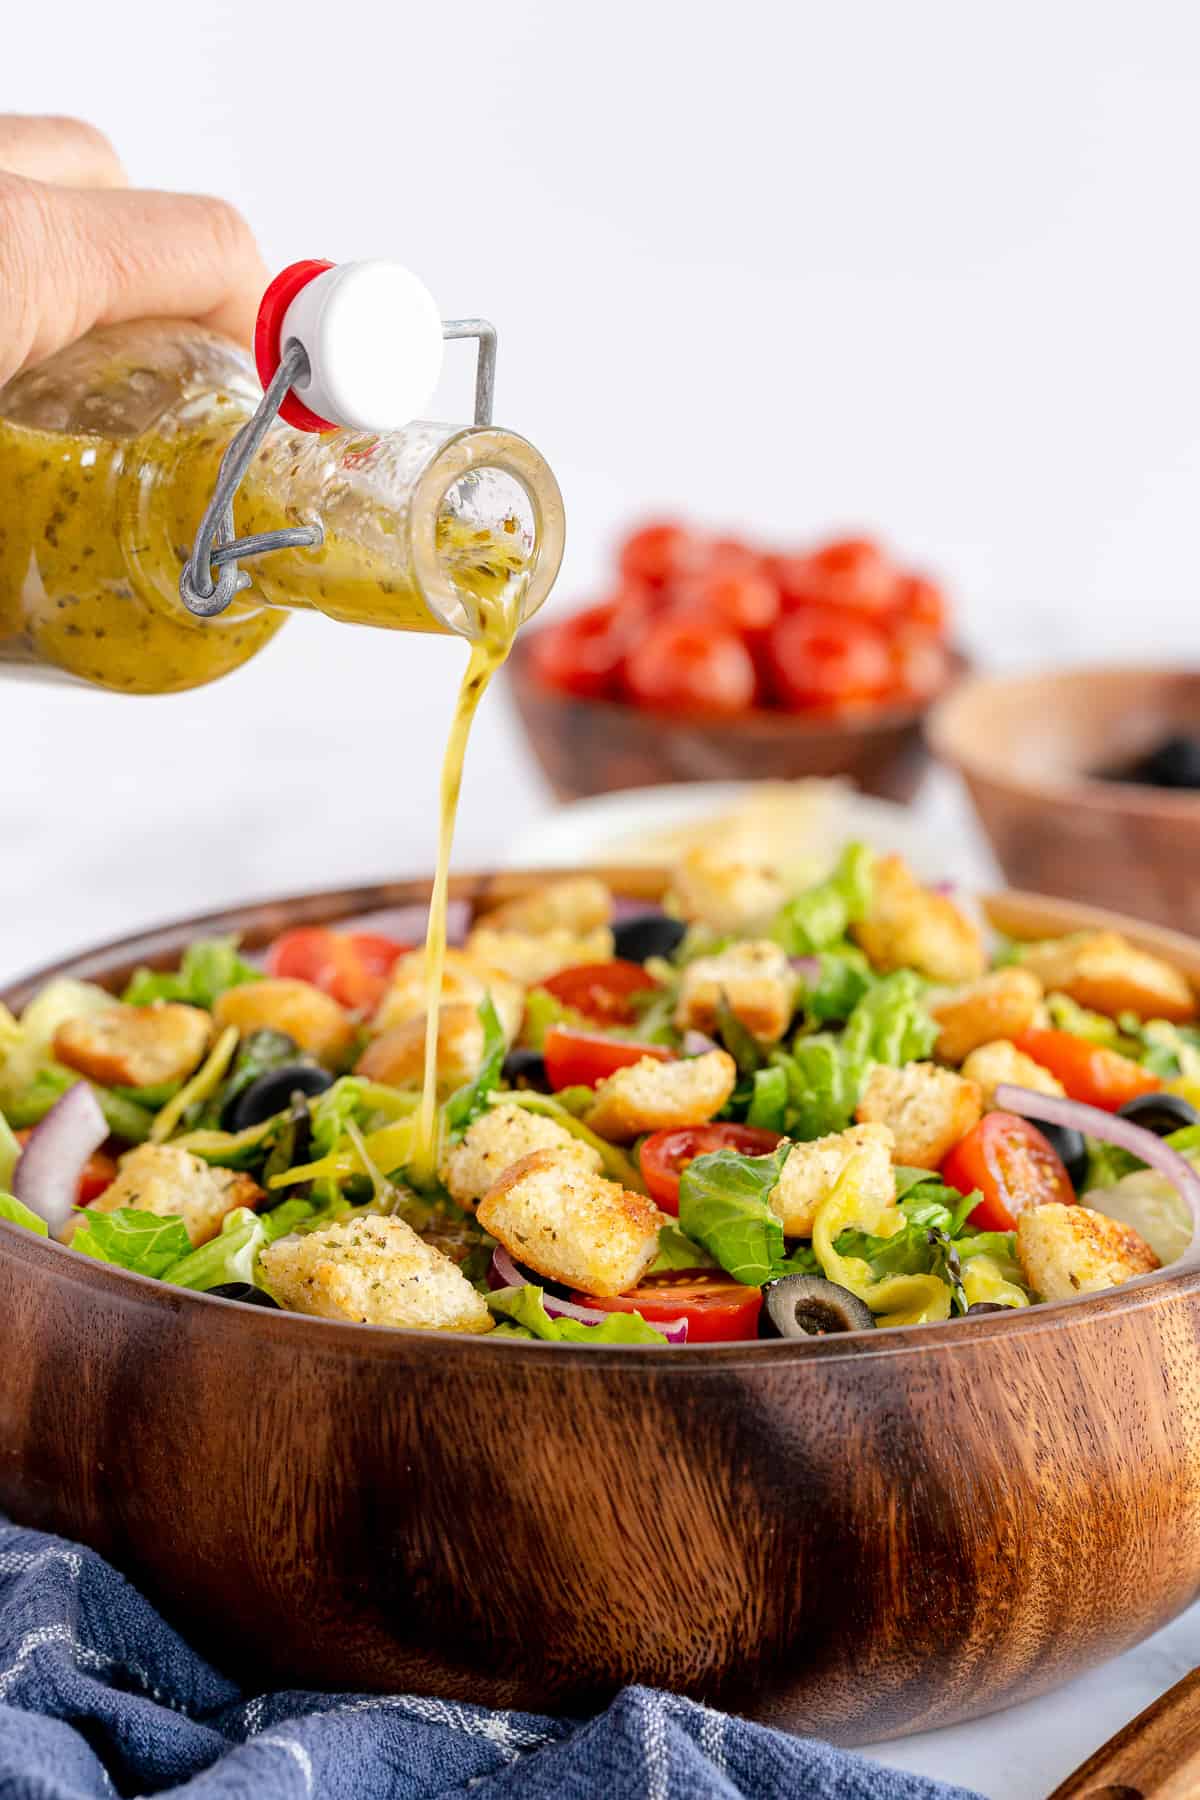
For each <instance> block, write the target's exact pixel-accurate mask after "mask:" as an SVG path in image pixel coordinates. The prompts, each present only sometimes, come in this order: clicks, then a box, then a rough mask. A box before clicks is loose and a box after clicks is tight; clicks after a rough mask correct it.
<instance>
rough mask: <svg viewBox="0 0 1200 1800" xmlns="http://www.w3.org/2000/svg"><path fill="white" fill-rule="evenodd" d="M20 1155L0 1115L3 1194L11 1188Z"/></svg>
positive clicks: (8, 1128) (17, 1144)
mask: <svg viewBox="0 0 1200 1800" xmlns="http://www.w3.org/2000/svg"><path fill="white" fill-rule="evenodd" d="M20 1154H21V1146H20V1144H19V1143H18V1141H17V1138H16V1135H15V1133H14V1132H13V1129H12V1127H11V1125H10V1124H9V1122H8V1120H7V1119H6V1118H5V1116H4V1114H3V1113H0V1190H3V1192H5V1193H7V1192H8V1189H9V1188H10V1187H11V1186H12V1178H13V1170H14V1169H15V1168H16V1166H17V1158H18V1157H19V1156H20Z"/></svg>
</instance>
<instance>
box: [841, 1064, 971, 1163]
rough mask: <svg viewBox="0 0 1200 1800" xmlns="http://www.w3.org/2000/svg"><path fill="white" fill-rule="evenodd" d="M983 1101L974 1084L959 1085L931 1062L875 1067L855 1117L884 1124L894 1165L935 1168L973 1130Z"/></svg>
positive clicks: (960, 1079) (959, 1080)
mask: <svg viewBox="0 0 1200 1800" xmlns="http://www.w3.org/2000/svg"><path fill="white" fill-rule="evenodd" d="M982 1111H983V1096H982V1094H981V1093H980V1091H979V1086H978V1083H976V1082H974V1081H965V1080H964V1079H963V1077H962V1076H961V1075H954V1074H952V1073H951V1071H950V1070H949V1069H939V1068H937V1067H936V1065H935V1064H933V1063H908V1064H907V1065H906V1067H904V1068H903V1069H889V1068H886V1067H885V1066H884V1065H883V1064H882V1063H879V1064H877V1065H876V1066H875V1068H873V1069H872V1070H871V1073H870V1075H869V1076H868V1077H867V1082H866V1086H865V1087H864V1088H863V1091H862V1098H861V1099H860V1100H859V1103H858V1110H857V1111H856V1113H855V1115H854V1116H855V1118H856V1119H857V1120H858V1121H859V1123H860V1124H878V1125H887V1126H888V1127H889V1128H890V1129H891V1131H892V1134H893V1136H894V1137H895V1140H896V1144H895V1148H894V1150H893V1152H892V1154H893V1156H894V1158H895V1160H896V1161H897V1162H898V1163H903V1164H906V1165H907V1166H908V1167H910V1168H914V1169H936V1168H937V1167H938V1165H939V1163H940V1162H941V1160H942V1158H943V1157H944V1156H945V1154H946V1152H947V1151H948V1150H950V1149H952V1148H953V1146H954V1145H955V1144H957V1142H958V1140H959V1138H962V1137H965V1136H966V1135H967V1133H968V1131H970V1130H971V1129H972V1127H973V1126H975V1125H978V1123H979V1119H980V1115H981V1113H982Z"/></svg>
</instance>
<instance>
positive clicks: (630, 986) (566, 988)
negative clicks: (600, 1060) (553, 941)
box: [541, 957, 659, 1025]
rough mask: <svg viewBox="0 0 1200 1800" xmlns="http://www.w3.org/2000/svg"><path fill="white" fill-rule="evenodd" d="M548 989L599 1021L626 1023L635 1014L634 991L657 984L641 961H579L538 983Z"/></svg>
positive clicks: (635, 1016) (603, 1023)
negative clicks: (576, 964) (572, 966)
mask: <svg viewBox="0 0 1200 1800" xmlns="http://www.w3.org/2000/svg"><path fill="white" fill-rule="evenodd" d="M541 985H542V987H544V988H545V989H546V990H547V992H548V993H551V994H553V995H554V997H555V999H556V1000H561V1001H562V1003H563V1005H564V1006H569V1007H570V1008H571V1009H572V1011H574V1012H578V1013H582V1014H583V1015H584V1017H585V1018H588V1019H596V1020H598V1021H599V1022H600V1024H602V1025H629V1024H632V1022H633V1020H634V1019H636V1018H637V1007H636V1006H635V1005H634V1003H633V997H634V995H635V994H645V993H647V992H648V991H649V990H650V989H652V988H656V987H657V986H658V985H659V984H658V982H657V981H656V980H655V979H654V977H653V975H647V973H646V971H645V969H643V967H642V965H641V963H634V962H622V961H621V959H620V958H619V957H615V958H614V959H613V961H612V962H602V963H580V964H578V966H577V967H575V968H571V969H560V970H559V971H558V973H557V975H551V976H550V977H549V979H548V980H547V981H543V982H542V983H541Z"/></svg>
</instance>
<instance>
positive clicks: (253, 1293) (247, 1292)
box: [206, 1281, 281, 1312]
mask: <svg viewBox="0 0 1200 1800" xmlns="http://www.w3.org/2000/svg"><path fill="white" fill-rule="evenodd" d="M206 1291H207V1292H208V1293H210V1294H216V1295H217V1296H218V1297H219V1298H220V1299H222V1300H241V1301H242V1302H243V1303H244V1304H245V1305H246V1306H273V1307H274V1308H275V1310H276V1312H279V1311H280V1310H281V1309H280V1305H279V1302H278V1300H272V1298H271V1296H270V1294H264V1293H263V1291H262V1289H261V1288H258V1287H253V1286H252V1285H251V1283H250V1282H248V1281H223V1282H222V1283H221V1285H220V1287H215V1288H208V1289H207V1290H206Z"/></svg>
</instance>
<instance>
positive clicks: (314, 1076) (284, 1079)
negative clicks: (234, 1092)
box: [222, 1063, 333, 1131]
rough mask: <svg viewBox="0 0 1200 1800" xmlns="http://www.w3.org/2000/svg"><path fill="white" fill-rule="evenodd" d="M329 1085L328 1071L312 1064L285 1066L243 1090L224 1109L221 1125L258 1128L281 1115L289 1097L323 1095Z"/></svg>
mask: <svg viewBox="0 0 1200 1800" xmlns="http://www.w3.org/2000/svg"><path fill="white" fill-rule="evenodd" d="M332 1086H333V1076H332V1075H331V1074H330V1073H329V1071H328V1069H319V1068H318V1067H317V1065H316V1063H287V1064H285V1065H284V1067H283V1068H282V1069H270V1070H268V1072H267V1073H266V1074H265V1075H260V1076H259V1077H258V1079H257V1081H252V1082H251V1083H250V1086H249V1087H247V1088H243V1089H242V1091H241V1093H240V1094H239V1095H238V1096H237V1098H236V1099H235V1100H234V1101H233V1103H232V1105H230V1106H229V1107H228V1108H227V1109H226V1112H225V1114H224V1115H223V1117H222V1124H223V1125H224V1126H225V1129H226V1131H245V1130H246V1128H247V1126H249V1125H261V1124H262V1122H263V1120H264V1119H273V1118H274V1116H275V1114H276V1113H281V1112H283V1110H284V1109H285V1107H286V1106H287V1104H288V1102H289V1100H290V1099H291V1097H292V1095H293V1094H296V1093H300V1094H323V1093H324V1092H325V1089H326V1088H330V1087H332Z"/></svg>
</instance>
